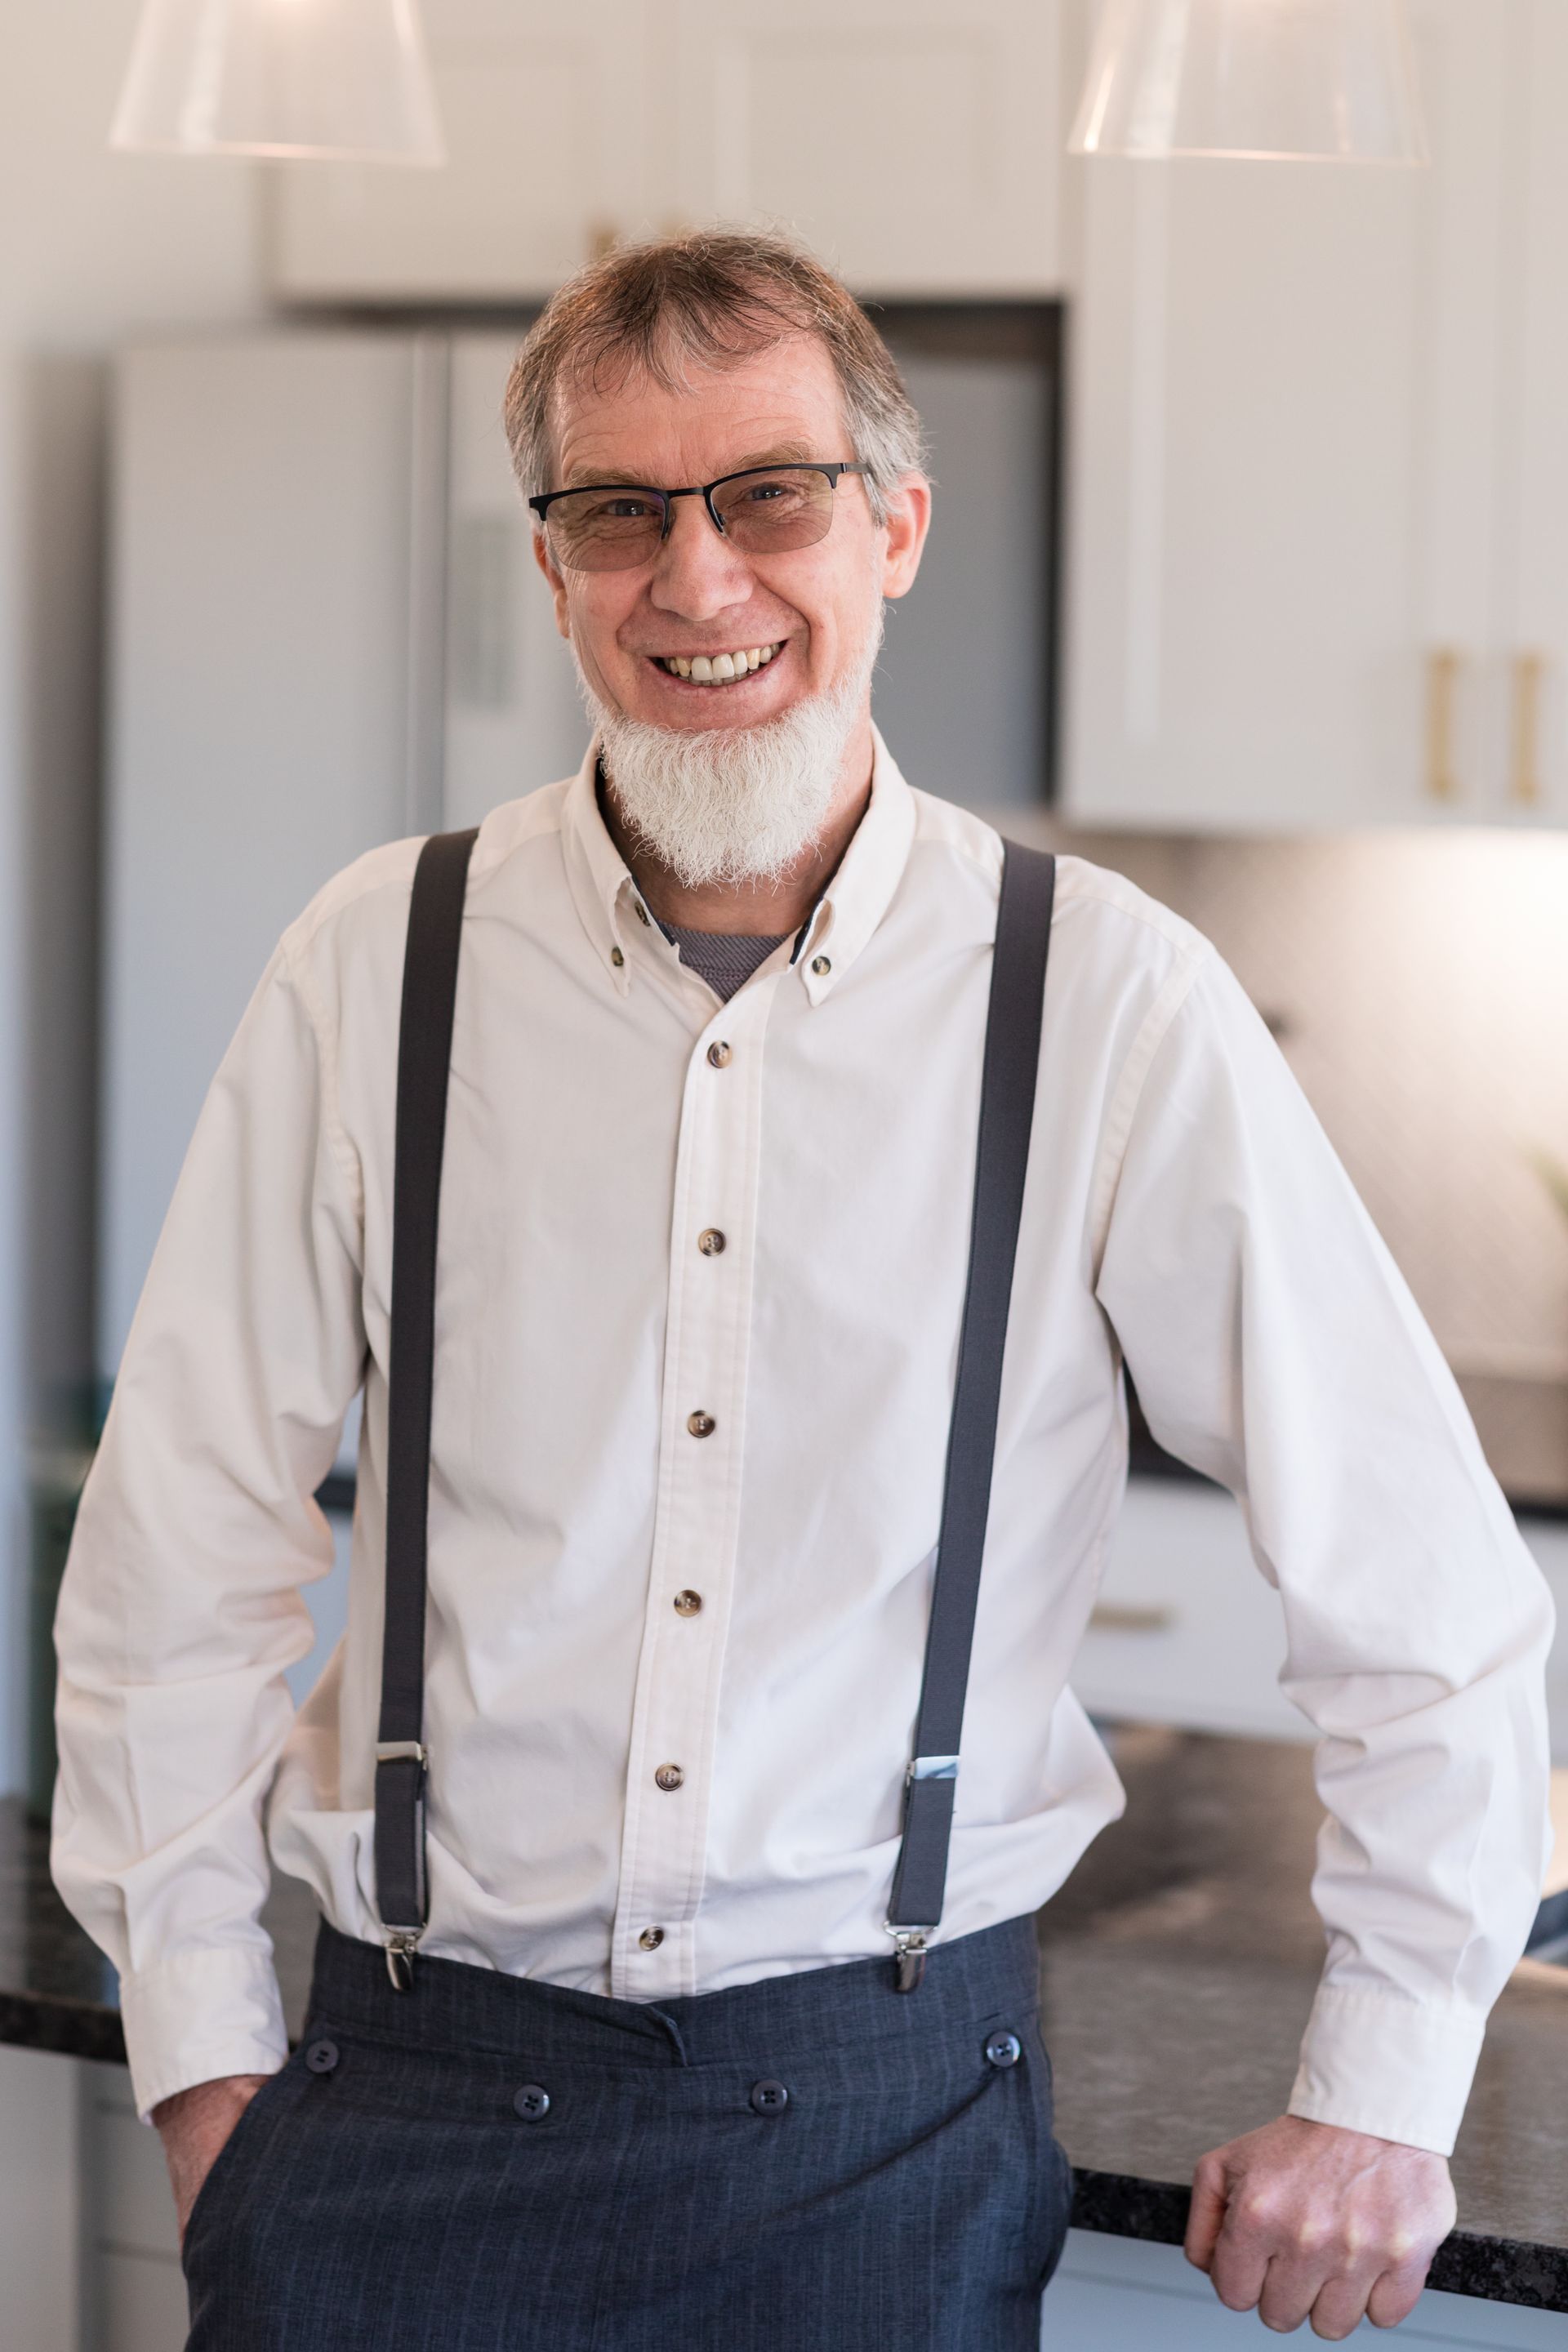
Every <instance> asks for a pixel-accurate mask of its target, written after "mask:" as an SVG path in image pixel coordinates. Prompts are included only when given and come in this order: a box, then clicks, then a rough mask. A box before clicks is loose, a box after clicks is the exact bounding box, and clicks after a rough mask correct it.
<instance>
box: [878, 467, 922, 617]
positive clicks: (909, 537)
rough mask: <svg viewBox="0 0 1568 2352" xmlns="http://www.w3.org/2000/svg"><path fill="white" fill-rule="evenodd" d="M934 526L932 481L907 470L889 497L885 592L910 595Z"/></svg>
mask: <svg viewBox="0 0 1568 2352" xmlns="http://www.w3.org/2000/svg"><path fill="white" fill-rule="evenodd" d="M930 529H931V484H930V483H929V482H928V481H927V479H926V478H925V476H924V475H923V474H905V475H904V476H903V477H902V478H901V479H900V483H899V486H898V488H896V489H895V490H893V491H892V492H891V493H890V494H889V499H888V520H887V522H886V523H885V525H884V526H883V547H882V593H883V595H884V596H907V595H908V593H909V592H910V589H911V588H912V587H913V586H914V584H915V574H916V572H918V571H919V570H920V568H921V551H923V549H924V547H925V543H926V533H927V531H928V530H930Z"/></svg>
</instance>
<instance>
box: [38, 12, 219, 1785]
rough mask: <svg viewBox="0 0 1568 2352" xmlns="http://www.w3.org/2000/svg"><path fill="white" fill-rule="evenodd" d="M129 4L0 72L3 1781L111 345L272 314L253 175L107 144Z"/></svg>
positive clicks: (84, 987) (57, 1137)
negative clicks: (124, 152)
mask: <svg viewBox="0 0 1568 2352" xmlns="http://www.w3.org/2000/svg"><path fill="white" fill-rule="evenodd" d="M136 15H137V0H47V5H44V6H38V5H29V6H26V7H18V8H12V9H9V10H7V12H6V23H5V69H4V72H3V73H0V1134H3V1136H4V1139H5V1141H4V1146H3V1147H0V1788H13V1787H16V1786H17V1785H18V1784H19V1782H20V1780H21V1777H22V1772H23V1737H24V1723H23V1715H22V1698H23V1687H24V1659H25V1654H26V1643H25V1631H26V1620H25V1608H26V1511H25V1491H26V1490H25V1454H26V1441H27V1436H28V1433H29V1430H30V1429H31V1430H37V1429H39V1428H44V1429H47V1426H48V1423H49V1421H50V1419H51V1417H52V1416H53V1415H54V1414H55V1413H56V1412H57V1411H58V1399H59V1397H60V1395H61V1392H62V1391H66V1390H68V1388H69V1387H70V1386H71V1384H73V1383H74V1382H76V1381H79V1380H80V1379H81V1378H83V1377H84V1376H85V1375H86V1373H87V1371H88V1370H89V1366H90V1363H91V1346H90V1342H91V1332H90V1311H91V1294H90V1284H91V1262H90V1245H91V1234H92V1216H91V1187H92V1117H93V1034H94V1028H95V1020H96V990H97V969H96V960H95V935H96V898H97V810H98V776H99V750H100V698H99V681H100V637H101V628H100V603H101V579H102V570H101V552H102V530H101V518H102V505H103V501H102V488H103V474H104V448H103V439H104V418H105V404H106V382H107V373H106V364H105V362H106V355H107V353H108V352H109V351H110V349H111V348H112V346H113V344H114V343H115V342H116V341H117V340H118V339H119V338H120V337H121V335H123V334H125V333H127V332H131V331H147V330H149V329H151V330H153V331H155V330H156V329H158V328H159V327H161V326H163V325H169V326H171V327H173V326H180V325H186V326H188V325H189V324H191V323H193V322H196V323H200V322H203V321H206V320H212V321H214V322H228V321H233V320H247V319H253V318H255V317H256V316H257V315H258V313H259V312H260V310H262V307H263V302H262V294H261V268H260V253H259V244H258V221H257V205H256V191H255V173H254V172H253V170H252V168H251V167H249V166H247V165H246V164H240V163H232V164H231V163H183V162H179V161H175V160H172V159H171V160H169V161H164V160H163V159H162V158H158V159H152V158H144V157H140V156H138V157H120V156H111V155H110V153H109V152H108V150H107V146H106V143H105V142H106V135H107V129H108V123H109V119H110V113H111V110H112V108H113V103H114V98H115V94H116V90H117V88H118V83H119V78H120V75H121V70H122V68H123V65H124V61H125V58H126V55H127V52H128V49H129V47H130V42H131V37H132V29H133V27H134V24H135V19H136Z"/></svg>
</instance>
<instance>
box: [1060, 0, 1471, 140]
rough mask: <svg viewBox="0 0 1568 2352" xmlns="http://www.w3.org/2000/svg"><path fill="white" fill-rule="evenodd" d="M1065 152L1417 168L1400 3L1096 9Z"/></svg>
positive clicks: (1144, 0) (1112, 1) (1265, 2)
mask: <svg viewBox="0 0 1568 2352" xmlns="http://www.w3.org/2000/svg"><path fill="white" fill-rule="evenodd" d="M1068 152H1069V153H1071V154H1074V155H1133V156H1154V157H1159V156H1171V155H1235V156H1254V157H1260V158H1268V157H1279V158H1289V159H1294V160H1298V161H1306V162H1318V163H1335V162H1340V163H1355V162H1360V163H1425V162H1426V136H1425V132H1424V130H1423V127H1422V121H1421V110H1420V103H1419V100H1418V99H1417V96H1416V90H1415V67H1414V60H1413V58H1412V55H1411V47H1410V36H1409V28H1408V26H1407V25H1406V22H1405V9H1404V0H1105V6H1104V8H1103V11H1102V13H1101V16H1100V27H1099V32H1098V35H1097V37H1096V40H1095V44H1094V54H1093V56H1092V58H1091V59H1090V62H1089V75H1088V79H1087V80H1086V82H1085V85H1084V93H1083V99H1082V101H1081V103H1080V105H1079V111H1078V119H1077V121H1075V123H1074V124H1073V128H1072V136H1071V138H1070V139H1069V141H1068Z"/></svg>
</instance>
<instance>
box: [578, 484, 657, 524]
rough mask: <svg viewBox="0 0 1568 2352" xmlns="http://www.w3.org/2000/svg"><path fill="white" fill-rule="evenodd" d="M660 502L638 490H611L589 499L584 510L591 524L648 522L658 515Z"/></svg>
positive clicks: (585, 516)
mask: <svg viewBox="0 0 1568 2352" xmlns="http://www.w3.org/2000/svg"><path fill="white" fill-rule="evenodd" d="M658 510H659V509H658V502H657V501H656V500H655V499H648V498H645V497H643V496H642V494H641V493H640V492H639V491H637V490H610V491H606V492H605V494H604V495H603V496H596V497H595V498H592V499H588V500H587V501H586V503H585V505H584V518H585V520H589V521H591V522H647V520H648V519H649V517H650V516H656V515H657V514H658Z"/></svg>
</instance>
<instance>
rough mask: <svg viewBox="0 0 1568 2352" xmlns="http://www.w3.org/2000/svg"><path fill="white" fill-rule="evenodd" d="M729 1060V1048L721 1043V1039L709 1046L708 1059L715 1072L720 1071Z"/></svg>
mask: <svg viewBox="0 0 1568 2352" xmlns="http://www.w3.org/2000/svg"><path fill="white" fill-rule="evenodd" d="M729 1058H730V1048H729V1047H728V1045H725V1044H724V1043H723V1041H722V1039H721V1040H720V1041H719V1042H718V1043H717V1044H715V1045H710V1046H709V1048H708V1059H709V1060H710V1062H711V1064H712V1065H713V1067H714V1068H715V1069H716V1070H721V1069H722V1068H723V1066H724V1065H725V1063H726V1062H727V1061H728V1060H729Z"/></svg>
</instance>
